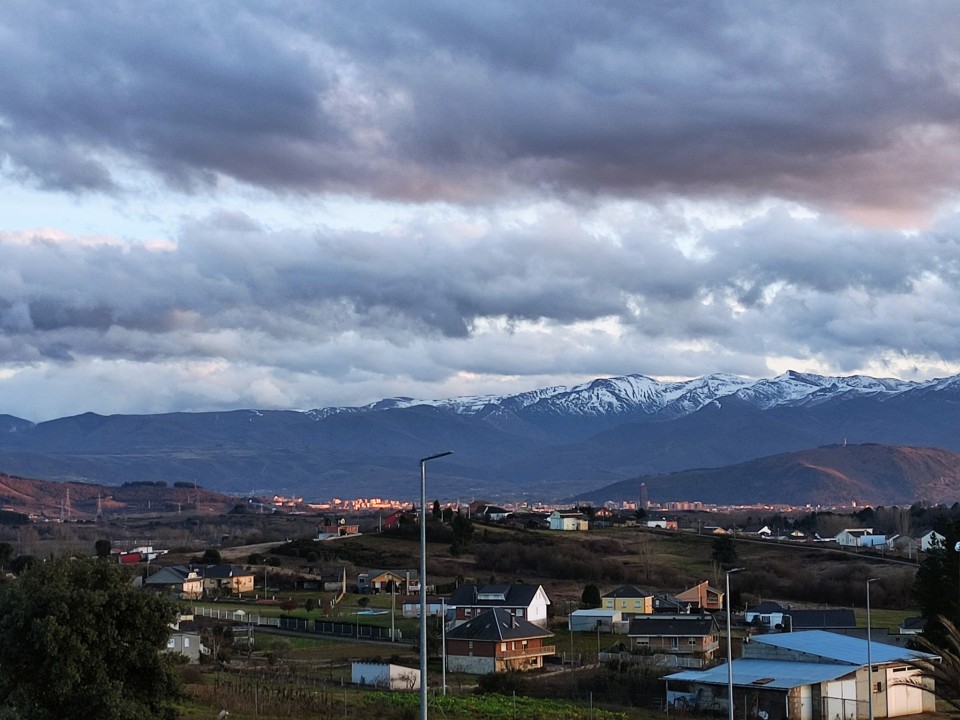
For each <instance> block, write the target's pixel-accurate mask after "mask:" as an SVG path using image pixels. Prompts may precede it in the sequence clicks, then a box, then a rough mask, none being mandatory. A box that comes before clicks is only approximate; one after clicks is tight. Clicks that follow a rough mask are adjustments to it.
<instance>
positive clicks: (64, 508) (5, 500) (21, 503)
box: [0, 474, 239, 520]
mask: <svg viewBox="0 0 960 720" xmlns="http://www.w3.org/2000/svg"><path fill="white" fill-rule="evenodd" d="M238 502H239V500H238V499H237V498H234V497H230V496H227V495H222V494H220V493H214V492H209V491H207V490H204V489H203V488H197V489H194V488H185V487H165V486H162V485H159V484H140V483H134V484H128V485H124V486H121V487H110V486H104V485H95V484H92V483H79V482H66V483H64V482H51V481H47V480H31V479H28V478H22V477H16V476H11V475H4V474H0V510H11V511H14V512H18V513H22V514H25V515H37V516H43V517H47V518H51V519H59V518H61V517H62V518H64V519H72V520H94V519H96V517H97V513H98V507H99V510H100V511H101V512H102V513H103V515H104V516H105V517H116V516H118V515H134V514H142V513H160V512H183V513H195V512H197V508H198V507H199V511H200V512H201V513H203V514H211V513H213V514H221V513H224V512H228V511H229V510H230V509H232V508H233V507H234V506H235V505H236V504H237V503H238Z"/></svg>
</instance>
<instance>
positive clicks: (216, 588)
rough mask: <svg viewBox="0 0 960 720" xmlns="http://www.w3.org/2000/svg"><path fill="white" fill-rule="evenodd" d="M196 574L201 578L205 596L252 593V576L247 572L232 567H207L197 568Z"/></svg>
mask: <svg viewBox="0 0 960 720" xmlns="http://www.w3.org/2000/svg"><path fill="white" fill-rule="evenodd" d="M197 574H198V575H199V576H200V577H201V578H203V592H204V594H205V595H210V596H219V595H223V594H226V593H230V594H233V595H243V593H249V592H253V582H254V574H253V573H252V572H250V571H249V570H244V569H243V568H238V567H234V566H232V565H209V566H207V567H201V568H197Z"/></svg>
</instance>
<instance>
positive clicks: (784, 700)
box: [665, 630, 937, 720]
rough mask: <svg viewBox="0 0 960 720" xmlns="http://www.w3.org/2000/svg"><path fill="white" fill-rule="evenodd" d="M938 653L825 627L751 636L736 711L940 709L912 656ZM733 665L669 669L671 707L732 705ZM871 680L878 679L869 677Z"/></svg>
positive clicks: (853, 716)
mask: <svg viewBox="0 0 960 720" xmlns="http://www.w3.org/2000/svg"><path fill="white" fill-rule="evenodd" d="M919 657H923V658H929V659H935V660H936V659H937V658H936V656H933V655H927V654H925V653H920V652H917V651H914V650H907V649H905V648H901V647H896V646H893V645H885V644H883V643H878V642H873V643H871V646H870V659H871V661H872V663H871V665H872V672H870V671H868V666H867V642H866V640H861V639H860V638H854V637H848V636H845V635H839V634H836V633H831V632H825V631H822V630H810V631H807V632H793V633H781V634H776V635H763V636H760V637H756V638H752V639H750V641H749V642H746V643H745V644H744V646H743V657H742V658H740V659H737V660H734V662H733V664H732V666H731V667H732V669H733V685H734V696H733V697H734V711H735V712H734V714H735V716H736V717H744V718H750V719H751V720H837V718H840V720H860V719H861V718H867V717H868V714H869V713H868V705H869V702H868V694H867V693H868V692H870V693H872V697H873V715H874V717H875V718H890V717H900V716H903V715H914V714H918V713H922V712H935V710H936V702H935V700H936V699H935V697H934V695H933V688H934V685H933V680H932V679H930V678H923V677H921V676H920V674H919V671H918V670H917V669H916V668H914V667H913V666H911V665H910V664H909V663H910V661H911V660H914V659H916V658H919ZM728 677H729V676H728V666H727V665H726V664H723V665H718V666H715V667H712V668H710V669H709V670H705V671H685V672H679V673H673V674H671V675H668V676H667V677H666V678H665V680H666V683H667V688H666V690H667V702H668V703H669V704H670V705H672V706H673V707H680V708H684V707H690V708H696V709H698V710H701V711H711V710H713V711H716V712H722V713H726V712H727V683H728ZM871 681H872V682H871Z"/></svg>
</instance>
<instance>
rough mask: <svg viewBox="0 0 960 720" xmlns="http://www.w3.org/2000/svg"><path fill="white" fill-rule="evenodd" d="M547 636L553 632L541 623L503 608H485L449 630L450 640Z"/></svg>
mask: <svg viewBox="0 0 960 720" xmlns="http://www.w3.org/2000/svg"><path fill="white" fill-rule="evenodd" d="M545 637H553V633H552V632H550V631H549V630H544V629H543V628H542V627H540V626H539V625H534V624H533V623H532V622H529V621H528V620H524V619H522V618H516V617H514V616H513V615H511V614H510V613H509V612H507V611H506V610H503V609H501V608H492V609H490V610H484V611H483V612H482V613H480V614H479V615H477V616H476V617H475V618H473V619H472V620H469V621H467V622H465V623H464V624H463V625H458V626H457V627H455V628H453V629H452V630H447V639H448V640H450V639H453V640H481V641H488V642H500V641H501V640H526V639H529V638H545Z"/></svg>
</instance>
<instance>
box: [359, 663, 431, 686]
mask: <svg viewBox="0 0 960 720" xmlns="http://www.w3.org/2000/svg"><path fill="white" fill-rule="evenodd" d="M350 682H352V683H353V684H354V685H373V686H374V687H379V688H386V689H388V690H419V689H420V671H419V670H416V669H414V668H408V667H404V666H403V665H392V664H390V663H373V662H354V663H353V665H352V666H351V670H350Z"/></svg>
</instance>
